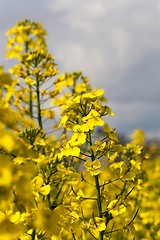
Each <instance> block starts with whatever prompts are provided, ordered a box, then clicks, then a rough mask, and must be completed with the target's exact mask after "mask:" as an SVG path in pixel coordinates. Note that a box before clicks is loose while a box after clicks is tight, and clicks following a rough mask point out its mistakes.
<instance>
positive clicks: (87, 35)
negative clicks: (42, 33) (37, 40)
mask: <svg viewBox="0 0 160 240" xmlns="http://www.w3.org/2000/svg"><path fill="white" fill-rule="evenodd" d="M24 19H31V20H35V21H37V22H40V23H41V24H42V25H43V26H44V27H45V29H47V33H48V36H46V41H47V44H48V52H49V53H51V54H52V55H53V56H54V57H55V62H56V63H58V65H59V73H60V75H61V74H62V73H63V72H74V71H82V72H83V75H85V76H87V77H88V78H89V79H90V80H91V85H92V87H93V88H94V89H95V88H100V89H104V90H105V96H106V98H107V99H108V106H109V107H110V108H111V109H112V111H113V113H114V115H115V116H114V117H110V116H107V117H106V118H105V121H106V122H108V123H109V126H110V127H116V129H117V133H118V134H119V135H121V136H122V135H123V136H125V137H129V136H130V134H131V133H132V131H133V130H134V129H136V128H141V129H143V130H144V132H145V133H146V137H147V139H148V140H156V139H157V140H160V1H159V0H153V1H151V0H134V1H133V0H112V1H111V0H85V1H81V0H45V1H44V0H32V1H31V0H27V1H23V0H14V1H12V0H0V39H1V45H0V65H4V67H5V68H4V71H7V70H8V69H9V68H11V67H13V65H14V61H15V60H14V59H8V60H6V59H5V51H6V43H7V36H6V35H5V33H6V32H7V31H8V30H9V29H10V28H13V27H14V25H15V24H16V23H17V22H18V21H22V20H24Z"/></svg>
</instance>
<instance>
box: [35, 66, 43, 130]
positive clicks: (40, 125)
mask: <svg viewBox="0 0 160 240" xmlns="http://www.w3.org/2000/svg"><path fill="white" fill-rule="evenodd" d="M35 67H36V66H35ZM36 93H37V112H38V124H39V127H40V129H43V127H42V117H41V108H40V92H39V81H38V74H36Z"/></svg>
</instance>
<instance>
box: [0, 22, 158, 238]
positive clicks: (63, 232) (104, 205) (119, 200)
mask: <svg viewBox="0 0 160 240" xmlns="http://www.w3.org/2000/svg"><path fill="white" fill-rule="evenodd" d="M8 34H12V37H9V39H8V44H7V49H10V50H8V51H7V53H6V55H7V57H8V58H11V57H15V58H17V60H18V61H19V64H17V65H15V66H14V67H13V68H12V69H10V70H9V73H10V74H12V75H10V74H8V73H4V72H3V68H2V67H1V68H0V133H1V134H0V239H4V240H16V239H17V240H38V239H40V240H71V239H74V240H78V239H82V240H92V239H97V240H115V239H116V240H133V239H137V240H140V239H142V240H145V239H155V240H158V239H159V238H160V231H159V227H160V218H159V211H160V209H159V203H160V195H159V187H160V182H159V178H160V167H159V161H160V158H159V152H158V151H159V150H158V147H157V146H156V145H153V144H152V145H151V146H149V147H147V146H146V145H145V141H144V134H143V132H142V131H140V130H138V131H135V132H134V134H133V135H132V141H131V142H130V143H127V144H126V145H122V144H120V143H119V138H118V136H117V133H116V128H113V127H112V128H110V127H109V124H108V123H104V120H103V117H104V116H107V115H110V116H114V114H113V113H112V111H111V109H110V108H109V107H108V106H107V105H103V103H105V102H106V99H105V97H104V95H103V94H104V91H103V90H99V89H94V90H92V89H91V86H90V84H89V80H88V79H87V78H86V77H84V76H83V75H82V73H81V72H77V73H76V72H73V73H64V74H62V75H61V76H57V75H58V68H57V64H56V63H55V61H54V60H55V59H54V57H52V55H51V54H49V53H48V51H47V47H46V42H45V38H44V36H45V35H46V31H45V30H44V29H43V27H42V26H41V25H40V24H39V23H35V22H34V21H30V20H24V21H22V22H19V23H17V24H16V26H15V27H14V28H13V29H10V30H9V31H8V32H7V35H8ZM55 77H56V79H54V80H53V78H55ZM12 78H13V79H12ZM49 80H50V81H51V84H50V85H48V81H49ZM46 83H47V85H46ZM48 100H51V102H50V104H51V106H52V107H48V103H49V102H48ZM13 106H14V107H13ZM15 107H16V110H15ZM13 109H14V110H13ZM55 109H57V112H60V119H57V118H58V116H57V114H56V111H55ZM28 117H29V119H28ZM33 119H34V120H35V121H36V122H34V120H33ZM46 120H49V122H50V123H51V125H52V128H53V129H54V130H53V131H54V132H55V131H59V132H60V133H59V134H57V136H55V135H52V134H51V132H50V134H48V135H47V132H46V131H45V130H44V129H45V128H46V126H45V124H44V122H45V121H46ZM97 126H98V127H99V128H101V129H102V136H101V139H99V138H98V139H97V138H96V139H95V134H94V131H96V127H97ZM94 139H95V140H94ZM149 158H150V159H151V160H152V161H149V160H148V159H149ZM153 173H154V174H153Z"/></svg>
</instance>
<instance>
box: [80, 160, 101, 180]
mask: <svg viewBox="0 0 160 240" xmlns="http://www.w3.org/2000/svg"><path fill="white" fill-rule="evenodd" d="M83 166H84V167H85V168H86V169H87V171H88V172H89V173H90V175H91V176H96V175H98V174H99V173H101V170H99V169H98V168H100V167H101V163H100V161H99V160H98V159H96V160H94V161H93V162H91V161H90V160H87V161H86V162H85V163H84V164H83Z"/></svg>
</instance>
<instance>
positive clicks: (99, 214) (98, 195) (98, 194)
mask: <svg viewBox="0 0 160 240" xmlns="http://www.w3.org/2000/svg"><path fill="white" fill-rule="evenodd" d="M88 142H89V145H90V147H91V146H92V138H91V133H90V130H89V132H88ZM90 153H91V159H92V162H93V161H94V160H95V156H94V152H93V150H92V149H91V148H90ZM94 178H95V185H96V195H97V207H98V217H100V218H102V216H103V214H102V204H101V193H100V185H99V179H98V175H96V176H94ZM99 240H103V232H99Z"/></svg>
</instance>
